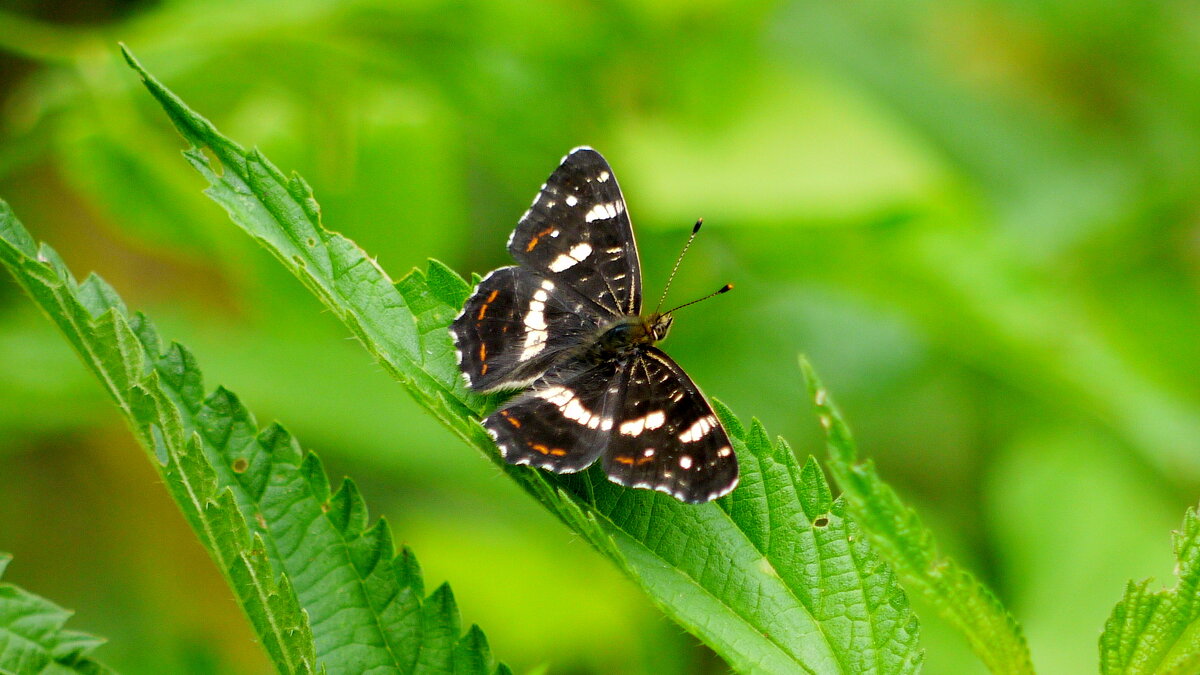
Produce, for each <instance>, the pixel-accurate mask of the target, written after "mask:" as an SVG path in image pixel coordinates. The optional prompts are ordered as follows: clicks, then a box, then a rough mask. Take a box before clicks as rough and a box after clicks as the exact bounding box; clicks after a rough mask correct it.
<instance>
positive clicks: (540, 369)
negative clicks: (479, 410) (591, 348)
mask: <svg viewBox="0 0 1200 675" xmlns="http://www.w3.org/2000/svg"><path fill="white" fill-rule="evenodd" d="M600 322H601V317H600V315H599V313H598V312H597V311H596V310H595V309H594V308H593V307H592V306H591V305H588V304H587V303H586V302H584V301H583V300H582V299H581V298H578V297H577V296H576V295H575V293H574V292H572V291H569V290H567V289H563V288H562V287H560V286H558V285H557V284H556V283H555V282H553V281H551V280H549V279H546V278H544V277H540V276H538V275H537V274H535V273H533V272H531V271H530V270H528V269H525V268H522V267H501V268H500V269H498V270H495V271H493V272H492V273H491V274H488V275H487V276H486V277H484V278H483V280H482V281H480V282H479V285H478V286H476V287H475V290H474V291H473V292H472V293H471V297H470V298H468V299H467V303H466V305H465V306H464V307H463V311H462V313H461V314H459V315H458V317H457V318H455V319H454V322H453V323H452V324H450V335H451V337H452V338H453V339H454V346H455V348H456V349H457V350H458V362H459V367H460V368H461V369H462V372H463V377H465V378H466V380H467V385H468V386H470V387H471V388H472V389H475V390H476V391H493V390H496V389H514V388H518V387H523V386H525V385H528V384H529V383H530V382H532V381H534V380H536V379H537V378H538V377H541V376H542V374H543V373H545V372H546V370H547V369H549V368H550V366H551V364H553V363H554V362H555V361H556V360H559V359H562V358H563V353H564V352H566V351H570V350H573V349H575V348H576V347H578V346H580V345H581V344H583V343H584V342H585V341H586V340H588V339H590V338H591V337H592V336H593V335H594V334H595V333H596V330H597V329H598V327H599V325H600Z"/></svg>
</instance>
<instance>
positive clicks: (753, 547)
mask: <svg viewBox="0 0 1200 675" xmlns="http://www.w3.org/2000/svg"><path fill="white" fill-rule="evenodd" d="M125 55H126V58H127V60H128V61H129V62H130V65H131V66H132V67H133V68H134V69H136V70H137V71H138V73H139V74H140V75H141V76H142V79H143V80H144V82H145V84H146V86H147V88H148V89H149V90H150V93H151V94H152V95H154V96H155V98H157V99H158V101H159V103H160V104H161V105H162V106H163V108H164V110H166V112H167V114H168V115H169V116H170V118H171V120H172V121H173V122H174V123H175V125H176V127H178V129H179V130H180V132H181V133H182V134H183V135H184V136H185V138H187V139H188V140H189V141H190V142H191V143H192V144H193V146H194V147H192V148H191V149H189V150H187V151H186V152H185V153H184V154H185V156H186V157H187V159H188V161H190V162H191V163H192V165H193V166H194V167H195V168H196V170H197V171H199V172H200V173H201V175H203V176H204V177H205V178H206V179H207V180H208V182H209V188H208V190H207V194H208V195H209V196H210V197H212V198H213V199H214V200H215V201H216V202H217V203H219V204H221V205H222V206H223V207H224V208H225V209H226V210H227V211H228V212H229V214H230V216H231V218H232V219H233V221H234V223H236V224H237V225H238V226H239V227H241V228H242V229H243V230H245V231H246V233H247V234H249V235H250V236H251V237H253V238H254V239H255V240H257V241H258V242H259V243H261V244H262V245H263V246H264V247H265V248H267V250H269V251H270V252H271V253H272V254H273V255H275V257H276V258H278V259H279V261H280V262H281V263H283V264H284V265H285V266H286V267H287V268H288V269H289V270H291V271H292V272H293V273H294V274H295V275H296V276H297V278H298V279H299V280H300V281H301V282H302V283H303V284H304V285H305V286H306V287H308V288H309V289H310V290H311V291H312V292H313V293H314V294H315V295H316V296H317V297H318V298H320V299H321V301H322V302H324V303H325V304H326V306H328V307H329V308H330V310H331V311H332V312H333V313H334V314H335V315H336V316H338V317H340V318H341V319H342V320H343V321H344V322H345V323H346V325H347V326H348V327H349V329H350V330H351V332H352V333H353V335H354V336H355V337H356V338H358V339H359V341H360V342H362V344H363V345H364V346H365V347H366V348H367V350H368V351H370V352H371V353H372V354H373V355H374V356H375V357H376V358H377V359H379V360H380V362H381V363H382V364H383V366H384V367H385V368H386V369H387V370H388V371H389V372H390V373H392V374H393V376H395V377H396V378H397V379H398V380H399V381H400V382H401V383H402V384H404V385H405V387H406V388H407V389H408V391H409V392H410V393H411V394H412V395H413V397H414V398H415V399H416V400H417V402H418V403H420V404H421V405H422V406H424V407H425V408H426V409H427V410H429V411H430V412H431V413H432V414H433V415H434V416H435V417H436V418H437V419H439V420H441V421H442V423H444V424H445V425H446V426H447V427H448V428H450V429H451V430H452V431H453V432H454V433H456V434H457V435H458V436H459V437H461V438H462V439H463V440H465V441H467V442H468V443H469V444H470V445H472V446H474V447H475V448H477V449H478V450H479V451H481V452H483V453H484V454H485V455H487V456H488V457H489V458H491V459H492V460H493V461H494V462H496V464H497V465H498V466H499V467H501V468H502V469H503V470H504V471H506V472H507V473H508V474H509V475H510V476H511V477H512V478H513V479H514V480H516V481H517V482H518V483H519V484H520V485H522V487H524V488H525V489H526V490H528V491H529V492H530V493H531V494H532V495H533V496H534V497H535V498H537V499H538V500H539V501H540V502H541V503H542V504H543V505H545V506H546V507H547V508H548V509H550V510H551V511H552V512H553V513H555V514H556V515H558V516H559V517H560V518H561V519H562V520H563V521H564V522H565V523H566V524H567V525H568V526H569V527H571V528H572V529H573V530H575V531H576V532H578V533H579V534H580V535H581V536H583V537H584V538H586V539H587V540H588V541H589V542H590V543H591V544H592V545H593V546H594V547H596V549H597V550H599V551H600V552H601V553H603V554H604V555H606V556H608V557H609V558H610V559H612V560H613V561H614V562H615V563H616V564H617V565H618V566H619V567H620V568H621V569H622V570H624V571H625V572H626V573H627V574H629V575H630V576H631V577H632V578H633V579H634V580H635V581H636V582H637V583H638V584H640V585H641V587H642V588H643V589H644V590H645V591H646V593H647V594H649V596H650V597H651V599H652V600H653V601H654V602H655V603H656V604H657V605H658V606H659V607H661V608H662V609H663V611H664V612H666V613H667V614H668V615H669V616H670V617H671V618H672V619H674V620H675V621H677V622H678V623H679V624H681V625H682V626H684V627H685V628H686V629H687V630H689V631H691V632H692V633H693V634H695V635H697V636H698V637H700V638H701V639H702V640H704V641H705V642H706V643H707V644H708V645H710V646H711V647H712V648H713V649H715V650H716V651H717V652H718V653H719V654H721V655H722V656H723V657H724V658H725V659H726V660H727V661H728V662H729V663H730V665H732V666H733V667H734V668H736V669H738V670H740V671H745V672H771V673H793V672H814V673H834V672H845V673H866V672H880V673H901V672H913V671H915V670H916V669H917V668H918V667H919V664H920V661H921V654H922V653H921V652H920V650H919V649H918V648H917V645H916V641H917V624H916V619H915V617H914V615H913V614H912V611H911V609H910V608H909V606H908V603H907V600H906V598H905V596H904V594H903V592H902V591H901V590H900V589H899V587H898V586H897V585H896V583H895V580H894V579H893V577H892V575H891V573H890V571H889V570H888V568H887V566H886V565H885V564H883V563H882V562H880V561H879V560H878V559H877V558H875V557H874V556H873V555H872V554H871V553H870V551H869V549H868V548H867V544H866V542H865V541H864V539H863V538H862V537H857V536H855V530H854V529H853V525H851V524H850V523H849V522H848V521H847V520H846V518H845V516H844V511H843V507H842V506H841V505H840V504H841V503H840V502H834V501H832V500H830V498H829V494H828V488H827V486H826V485H825V483H824V478H823V477H822V476H821V472H820V471H818V470H817V468H816V465H815V464H813V463H811V462H810V463H809V464H808V465H805V466H801V465H800V464H798V463H797V461H796V459H795V457H794V456H793V455H792V453H791V451H790V450H789V449H788V448H787V446H786V445H784V444H782V443H776V444H772V443H771V442H770V441H769V440H768V438H767V436H766V432H765V431H764V430H763V429H762V427H761V425H759V424H757V423H755V424H754V425H753V426H752V428H751V432H750V434H749V435H747V434H746V432H745V431H744V429H743V427H742V426H741V424H740V423H738V422H737V420H736V419H734V418H733V417H732V414H731V413H729V411H728V410H725V409H724V408H721V415H722V417H723V418H724V419H725V422H726V424H727V425H728V426H729V429H730V431H731V432H734V434H733V435H734V437H733V439H732V440H733V443H734V445H735V449H736V450H737V452H738V455H739V461H740V462H741V466H742V476H743V478H742V484H741V486H740V487H739V489H738V490H736V491H735V492H734V493H732V494H731V495H730V496H728V497H726V498H724V499H722V500H720V501H719V502H716V503H709V504H704V505H699V506H693V505H687V504H682V503H680V502H678V501H676V500H674V499H672V498H671V497H668V496H666V495H662V494H659V493H654V492H648V491H644V490H629V489H626V488H622V487H619V486H617V485H614V484H613V483H611V482H609V481H608V480H606V479H605V477H604V476H603V473H602V472H601V471H600V470H599V468H598V467H593V469H592V470H590V471H587V472H584V473H582V474H576V475H573V476H558V475H552V474H546V473H543V472H541V471H538V470H535V469H530V468H528V467H514V466H509V465H507V464H505V463H504V462H503V461H502V460H501V459H500V458H499V456H498V454H497V452H496V448H495V445H494V444H493V443H492V440H491V438H490V436H488V435H487V434H486V433H485V432H484V431H483V429H482V427H481V426H480V425H479V419H480V416H481V415H482V414H483V413H484V411H486V410H488V409H489V406H491V405H493V404H494V400H493V399H490V398H487V397H481V396H479V395H476V394H474V393H472V392H470V391H469V390H467V389H466V388H465V387H464V386H463V384H462V377H461V375H460V373H459V370H458V367H457V363H456V359H455V356H454V347H453V344H452V343H451V341H450V337H449V334H448V332H447V326H448V325H449V322H450V321H451V319H452V318H453V317H454V316H455V315H456V314H457V313H458V312H459V311H460V308H461V304H462V302H463V300H464V299H465V298H466V296H467V294H468V293H469V290H470V287H469V285H468V284H467V283H466V282H465V281H464V280H463V279H461V278H460V277H459V276H458V275H457V274H455V273H454V272H453V271H451V270H450V269H448V268H446V267H445V266H444V265H441V264H440V263H437V262H431V263H430V266H429V268H428V270H427V271H425V272H421V271H414V272H412V273H411V274H409V275H407V276H406V277H404V278H403V279H401V280H400V281H399V282H398V283H395V284H393V283H392V282H391V281H390V280H389V279H388V277H387V275H386V273H384V271H383V270H382V269H380V268H379V267H378V265H376V264H375V263H374V262H373V261H372V260H371V259H370V258H369V257H368V256H367V255H366V253H365V252H363V251H362V250H361V249H359V248H358V247H357V246H356V245H355V244H354V243H353V242H351V241H350V240H348V239H346V238H345V237H343V236H342V235H340V234H337V233H334V232H330V231H328V230H326V229H325V228H324V227H323V226H322V225H321V223H320V218H319V210H318V208H317V206H316V202H315V201H313V198H312V193H311V191H310V190H309V188H308V186H307V185H306V184H305V183H304V182H303V180H301V179H300V178H299V177H297V176H292V177H290V178H288V177H285V176H284V175H283V174H282V173H281V172H280V171H279V170H278V169H276V168H275V167H274V166H272V165H271V164H270V163H269V162H268V161H267V160H266V159H265V158H264V157H263V156H262V155H261V154H260V153H258V152H257V151H246V150H244V149H242V148H241V147H240V146H238V145H237V144H236V143H234V142H233V141H231V140H229V139H227V138H225V137H224V136H222V135H221V134H220V133H219V132H218V131H217V130H216V129H215V128H214V127H213V125H212V124H211V123H209V122H208V121H207V120H205V119H204V118H202V117H200V116H199V115H198V114H196V113H195V112H193V111H192V110H190V109H189V108H188V107H187V106H186V105H185V104H184V103H183V102H182V101H181V100H180V99H179V98H178V97H177V96H175V95H174V94H173V93H171V92H170V91H169V90H167V89H166V88H165V87H164V86H163V85H162V84H161V83H159V82H158V81H157V80H155V79H154V78H153V76H151V75H150V74H149V73H147V72H146V71H145V70H144V69H143V68H142V67H141V66H140V65H139V64H138V63H137V61H136V60H135V59H134V58H133V57H132V55H131V54H129V52H128V51H126V52H125ZM206 152H207V153H211V155H212V156H213V157H214V158H215V160H216V163H210V162H209V160H208V158H207V157H206ZM218 164H219V166H218ZM456 663H457V662H456Z"/></svg>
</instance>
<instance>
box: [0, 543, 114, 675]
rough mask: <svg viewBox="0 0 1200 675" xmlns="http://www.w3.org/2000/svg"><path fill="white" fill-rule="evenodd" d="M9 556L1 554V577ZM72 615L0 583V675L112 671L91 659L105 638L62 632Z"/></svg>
mask: <svg viewBox="0 0 1200 675" xmlns="http://www.w3.org/2000/svg"><path fill="white" fill-rule="evenodd" d="M10 562H12V556H11V555H9V554H7V553H0V577H3V576H4V570H5V569H6V568H7V567H8V563H10ZM71 614H72V612H71V611H70V610H66V609H63V608H62V607H59V606H58V605H56V604H54V603H53V602H50V601H49V600H47V599H45V598H43V597H39V596H37V595H34V594H33V593H30V592H29V591H26V590H24V589H22V588H19V587H17V586H14V585H13V584H10V583H0V673H49V672H56V673H85V674H86V675H102V674H104V673H112V672H114V671H112V670H111V669H109V668H108V667H107V666H104V665H102V664H101V663H99V662H97V661H94V660H93V659H92V658H91V656H90V655H91V653H92V650H94V649H95V648H96V647H99V646H100V645H102V644H104V638H98V637H95V636H92V635H88V634H86V633H80V632H78V631H73V630H64V629H63V624H65V623H66V622H67V619H69V618H71Z"/></svg>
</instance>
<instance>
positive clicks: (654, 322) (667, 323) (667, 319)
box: [642, 312, 675, 342]
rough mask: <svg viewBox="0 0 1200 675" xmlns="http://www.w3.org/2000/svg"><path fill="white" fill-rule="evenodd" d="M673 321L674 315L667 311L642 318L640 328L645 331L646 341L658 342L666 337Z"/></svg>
mask: <svg viewBox="0 0 1200 675" xmlns="http://www.w3.org/2000/svg"><path fill="white" fill-rule="evenodd" d="M673 321H675V317H674V316H672V315H671V314H670V313H669V312H667V313H663V314H657V313H656V314H651V315H650V316H647V317H645V318H644V319H643V320H642V330H643V331H644V332H645V336H646V341H647V342H658V341H660V340H665V339H667V332H668V331H670V330H671V323H672V322H673Z"/></svg>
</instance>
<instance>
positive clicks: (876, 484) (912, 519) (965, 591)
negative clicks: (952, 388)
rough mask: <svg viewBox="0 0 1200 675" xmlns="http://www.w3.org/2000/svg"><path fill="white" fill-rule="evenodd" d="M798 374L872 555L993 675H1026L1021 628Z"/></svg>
mask: <svg viewBox="0 0 1200 675" xmlns="http://www.w3.org/2000/svg"><path fill="white" fill-rule="evenodd" d="M800 367H801V369H802V370H803V371H804V377H805V379H806V380H807V381H808V390H809V393H810V395H811V396H812V399H813V402H814V405H815V406H816V409H817V416H818V419H819V420H820V422H821V427H822V428H823V429H824V430H825V434H826V438H827V442H828V449H829V470H830V472H831V473H832V474H833V477H834V480H835V481H836V482H837V484H838V486H840V487H841V488H842V490H843V492H842V497H843V498H844V499H845V500H846V504H847V507H848V509H849V511H850V514H851V515H852V516H853V517H854V519H855V520H856V522H858V524H859V525H861V526H862V529H863V530H864V531H865V532H866V534H867V537H868V538H869V539H870V540H871V544H872V545H873V546H874V547H875V549H876V550H877V551H878V552H879V555H880V556H882V557H883V558H884V559H885V560H887V561H888V562H889V563H891V565H892V566H893V567H894V568H895V570H896V574H898V575H899V577H900V579H901V580H903V582H904V584H905V587H906V588H908V589H910V590H911V589H916V590H917V591H918V592H920V593H921V595H922V596H923V597H924V598H925V600H926V601H927V602H929V604H930V605H932V606H933V607H934V608H936V609H937V611H938V613H939V614H941V615H942V617H943V618H945V619H946V620H947V621H948V622H950V623H951V624H953V625H954V626H956V627H957V628H958V629H959V630H960V631H962V632H963V634H964V635H965V636H966V638H967V641H968V642H969V643H970V645H971V648H972V649H973V650H974V651H975V654H976V655H977V656H979V658H980V659H981V660H982V661H983V662H984V663H985V664H986V665H987V667H988V668H989V669H990V670H991V671H992V672H994V673H1032V672H1033V663H1032V661H1031V660H1030V656H1029V647H1028V645H1027V644H1026V643H1025V635H1024V633H1023V632H1022V631H1021V627H1020V625H1018V624H1017V622H1016V620H1015V619H1014V618H1013V617H1012V615H1011V614H1009V613H1008V611H1007V610H1005V609H1004V606H1003V605H1001V604H1000V601H999V600H998V599H997V598H996V596H995V595H994V594H993V593H992V592H991V591H990V590H988V588H987V587H986V586H984V585H983V584H982V583H980V582H979V580H978V579H976V578H975V577H974V576H973V575H972V574H971V573H970V572H968V571H967V570H965V569H963V568H962V567H961V566H960V565H959V564H958V563H957V562H955V561H954V560H953V559H952V558H949V557H947V556H945V555H943V554H942V553H941V552H940V551H939V550H938V546H937V543H936V542H935V541H934V538H933V533H932V532H930V531H929V530H928V529H927V528H926V527H925V526H924V525H923V524H922V523H921V519H920V518H919V517H918V516H917V514H916V512H915V511H913V510H912V509H911V508H910V507H908V506H907V505H906V504H905V503H904V502H903V501H901V499H900V497H899V496H898V495H897V494H896V493H895V492H894V491H893V490H892V488H891V487H890V486H888V485H887V484H886V483H884V482H883V480H882V479H880V478H879V474H878V473H877V472H876V471H875V466H874V463H872V462H871V461H870V460H864V459H861V458H860V457H859V455H858V446H857V445H856V444H855V442H854V438H853V436H851V434H850V428H849V427H848V426H846V423H845V421H844V420H843V419H842V416H841V413H840V412H838V409H837V407H836V406H835V405H834V403H833V400H832V399H831V398H830V396H829V392H828V391H827V390H826V389H825V387H824V385H822V384H821V381H820V379H818V378H817V374H816V372H815V371H813V368H812V366H811V365H810V364H809V363H808V361H807V359H804V358H801V360H800Z"/></svg>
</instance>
